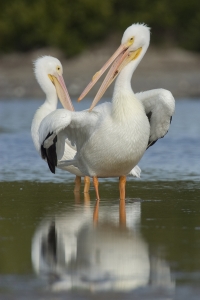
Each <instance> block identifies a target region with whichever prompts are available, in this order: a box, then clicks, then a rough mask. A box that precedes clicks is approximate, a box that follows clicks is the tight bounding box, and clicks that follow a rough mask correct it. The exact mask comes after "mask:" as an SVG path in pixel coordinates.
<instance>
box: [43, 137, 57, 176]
mask: <svg viewBox="0 0 200 300" xmlns="http://www.w3.org/2000/svg"><path fill="white" fill-rule="evenodd" d="M52 134H53V133H48V135H47V136H46V138H45V140H44V142H45V141H46V139H48V137H50V136H51V135H52ZM44 142H43V144H42V145H41V156H42V158H43V159H46V160H47V163H48V166H49V169H50V171H51V172H52V173H53V174H55V172H56V166H57V153H56V142H57V136H55V138H54V139H53V144H52V145H51V146H50V147H49V148H44Z"/></svg>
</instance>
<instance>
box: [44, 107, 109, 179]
mask: <svg viewBox="0 0 200 300" xmlns="http://www.w3.org/2000/svg"><path fill="white" fill-rule="evenodd" d="M110 109H111V105H110V104H108V103H104V104H102V105H99V106H97V107H96V108H95V109H94V110H93V111H92V112H89V111H88V110H85V111H80V112H74V111H68V110H65V109H57V110H55V111H54V112H52V113H50V114H49V115H48V116H47V117H45V118H44V119H43V121H42V122H41V125H40V127H39V143H40V147H41V156H42V158H44V159H47V162H48V165H49V168H50V170H51V171H52V173H55V167H56V166H57V162H58V161H59V160H61V158H62V157H63V155H64V152H65V144H66V143H67V144H68V146H70V147H71V148H73V149H77V150H79V149H81V147H82V146H83V145H84V143H85V142H86V141H87V140H88V139H89V138H90V136H91V135H92V133H93V132H94V131H95V129H96V128H97V126H98V123H99V122H101V120H102V118H104V116H105V115H106V114H107V113H108V111H110Z"/></svg>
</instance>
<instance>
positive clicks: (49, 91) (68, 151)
mask: <svg viewBox="0 0 200 300" xmlns="http://www.w3.org/2000/svg"><path fill="white" fill-rule="evenodd" d="M34 72H35V77H36V79H37V81H38V83H39V85H40V86H41V88H42V90H43V91H44V93H45V94H46V100H45V102H44V104H43V105H42V106H41V107H40V108H38V110H37V111H36V113H35V115H34V118H33V121H32V126H31V135H32V139H33V143H34V145H35V148H36V150H37V151H38V153H39V154H40V155H41V156H42V158H43V159H45V160H46V161H47V163H48V166H49V168H50V170H51V172H52V173H55V167H58V168H60V169H63V170H65V171H68V172H70V173H72V174H75V175H76V180H75V189H74V191H75V192H76V191H79V190H80V184H81V176H84V175H83V174H82V173H81V172H80V170H79V169H78V168H77V167H74V166H68V167H67V166H63V165H60V164H59V163H58V162H57V158H58V157H59V158H60V160H61V161H62V159H63V160H67V159H72V158H73V157H74V156H75V154H76V149H75V147H73V146H71V144H70V143H69V141H68V140H66V141H65V143H64V144H63V145H62V146H63V149H62V151H61V152H62V154H61V157H60V149H59V146H58V147H56V146H55V145H53V146H52V147H50V148H48V149H44V148H42V147H41V145H40V144H39V132H38V130H39V127H40V124H41V122H42V120H43V119H44V118H45V117H46V116H48V114H50V113H51V112H53V111H55V110H56V109H57V102H58V98H59V99H60V101H61V103H62V105H63V107H64V108H65V109H66V110H69V111H74V107H73V105H72V102H71V99H70V96H69V94H68V91H67V88H66V86H65V82H64V79H63V76H62V74H63V68H62V65H61V63H60V61H59V60H58V59H57V58H55V57H52V56H43V57H40V58H38V59H37V60H36V61H35V64H34ZM57 96H58V97H57ZM48 153H53V163H52V162H51V160H49V159H48ZM89 186H90V178H89V177H85V186H84V192H88V191H89Z"/></svg>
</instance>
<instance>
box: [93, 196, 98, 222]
mask: <svg viewBox="0 0 200 300" xmlns="http://www.w3.org/2000/svg"><path fill="white" fill-rule="evenodd" d="M98 219H99V199H97V200H96V204H95V207H94V213H93V224H94V225H97V223H98Z"/></svg>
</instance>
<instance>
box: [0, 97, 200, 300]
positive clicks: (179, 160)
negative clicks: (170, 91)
mask: <svg viewBox="0 0 200 300" xmlns="http://www.w3.org/2000/svg"><path fill="white" fill-rule="evenodd" d="M86 102H87V101H86ZM40 104H41V101H39V100H33V101H31V100H27V101H19V100H13V101H11V100H6V101H1V102H0V140H1V143H0V153H1V163H0V201H1V210H0V298H1V299H136V300H137V299H142V300H143V299H148V300H149V299H150V300H151V299H152V300H154V299H178V300H179V299H181V300H185V299H187V300H188V299H191V300H194V299H199V295H200V288H199V282H200V255H199V253H200V185H199V179H200V163H199V161H200V152H199V149H200V131H199V128H200V121H199V111H200V101H194V100H190V101H186V100H185V101H177V104H176V114H175V115H174V117H173V121H172V124H171V127H170V130H169V133H168V134H167V136H166V137H165V138H164V139H161V140H160V141H158V142H157V143H156V144H155V145H154V146H153V147H151V148H150V149H149V150H148V151H147V152H146V153H145V155H144V157H143V158H142V160H141V162H140V163H139V166H140V167H141V169H142V176H141V179H134V178H129V179H128V181H127V192H126V195H127V198H126V213H125V211H123V210H121V211H120V210H119V192H118V182H117V180H116V179H105V180H104V179H101V183H100V195H101V201H100V207H99V213H98V221H96V222H95V223H94V221H93V213H94V209H95V203H96V202H95V193H94V190H93V187H91V191H90V196H88V195H87V196H84V194H83V193H82V192H81V193H80V194H78V195H74V193H73V185H74V184H73V180H74V176H72V175H70V174H68V173H67V172H62V171H61V170H58V172H56V174H55V175H53V174H51V173H50V172H49V170H48V168H47V165H46V164H45V162H43V161H42V160H41V159H40V157H39V156H38V154H37V153H36V151H35V149H34V146H33V144H32V141H31V137H30V124H31V120H32V117H33V114H34V112H35V110H36V108H37V107H38V106H39V105H40ZM86 105H87V106H89V103H88V102H87V103H86ZM87 106H86V107H87ZM80 109H82V107H81V108H80ZM120 212H121V213H120Z"/></svg>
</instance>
